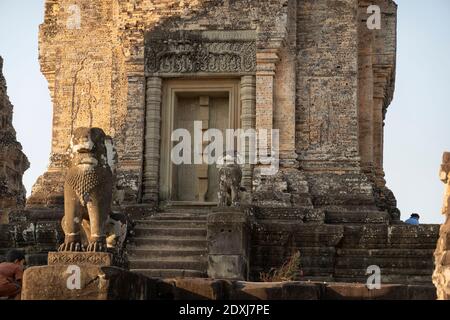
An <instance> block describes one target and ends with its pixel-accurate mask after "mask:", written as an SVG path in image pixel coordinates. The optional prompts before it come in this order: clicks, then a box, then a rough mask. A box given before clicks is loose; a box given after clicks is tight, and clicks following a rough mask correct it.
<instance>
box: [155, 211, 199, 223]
mask: <svg viewBox="0 0 450 320" xmlns="http://www.w3.org/2000/svg"><path fill="white" fill-rule="evenodd" d="M206 219H207V215H206V214H195V213H173V212H170V213H160V214H157V215H155V216H153V217H151V218H149V219H148V220H149V221H154V220H165V221H167V220H172V221H174V220H186V221H199V220H201V221H204V222H206Z"/></svg>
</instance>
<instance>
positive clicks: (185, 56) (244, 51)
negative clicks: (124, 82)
mask: <svg viewBox="0 0 450 320" xmlns="http://www.w3.org/2000/svg"><path fill="white" fill-rule="evenodd" d="M145 56H146V62H145V68H146V74H147V75H151V74H165V73H175V74H177V73H254V72H256V42H255V41H236V40H233V41H211V40H209V41H208V40H204V39H199V40H198V41H196V40H192V39H189V40H176V41H175V40H174V41H163V40H155V41H150V42H147V44H146V49H145Z"/></svg>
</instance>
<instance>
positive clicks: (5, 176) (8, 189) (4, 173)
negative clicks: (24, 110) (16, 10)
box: [0, 57, 30, 223]
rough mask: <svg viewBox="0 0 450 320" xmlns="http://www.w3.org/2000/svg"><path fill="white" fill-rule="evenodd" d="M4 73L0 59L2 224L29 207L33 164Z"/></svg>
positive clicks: (0, 211)
mask: <svg viewBox="0 0 450 320" xmlns="http://www.w3.org/2000/svg"><path fill="white" fill-rule="evenodd" d="M2 70H3V58H2V57H0V146H1V149H0V223H7V221H8V212H9V211H10V210H12V209H18V208H21V207H23V206H24V205H25V195H26V191H25V187H24V186H23V184H22V176H23V173H24V172H25V170H27V169H28V168H29V166H30V164H29V162H28V159H27V157H26V156H25V154H24V153H23V152H22V146H21V144H20V143H19V142H17V140H16V131H15V130H14V128H13V125H12V116H13V106H12V104H11V102H10V101H9V98H8V95H7V93H6V81H5V78H4V76H3V72H2Z"/></svg>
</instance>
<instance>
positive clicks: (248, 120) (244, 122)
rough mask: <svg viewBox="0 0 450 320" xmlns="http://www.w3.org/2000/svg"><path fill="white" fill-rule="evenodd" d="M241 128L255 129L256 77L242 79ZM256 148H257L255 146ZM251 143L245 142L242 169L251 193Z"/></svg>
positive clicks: (244, 184)
mask: <svg viewBox="0 0 450 320" xmlns="http://www.w3.org/2000/svg"><path fill="white" fill-rule="evenodd" d="M241 107H242V115H241V128H242V129H243V130H244V131H246V130H248V129H255V118H256V115H255V112H256V111H255V109H256V80H255V77H254V76H243V77H242V78H241ZM255 147H256V146H255ZM249 150H250V143H249V140H246V142H245V165H244V166H243V168H242V186H243V187H244V188H245V189H246V190H247V191H250V190H251V188H252V176H253V165H252V164H250V157H249V155H250V154H249Z"/></svg>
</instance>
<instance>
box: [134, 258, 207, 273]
mask: <svg viewBox="0 0 450 320" xmlns="http://www.w3.org/2000/svg"><path fill="white" fill-rule="evenodd" d="M129 265H130V269H188V270H200V271H206V269H207V261H206V258H201V257H198V258H189V259H188V258H186V259H182V258H177V259H176V260H175V259H174V258H173V259H171V260H169V259H167V260H166V259H164V260H162V259H156V260H148V259H146V260H129Z"/></svg>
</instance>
